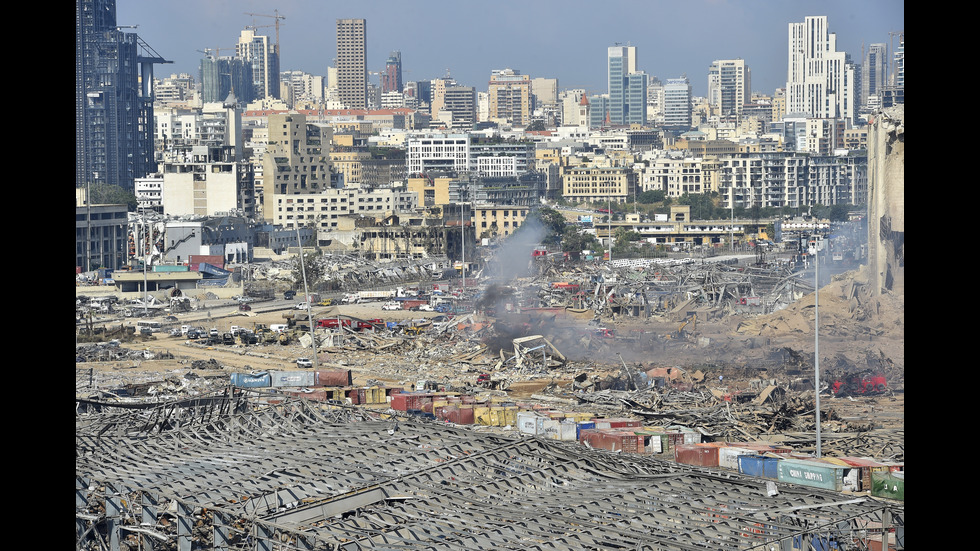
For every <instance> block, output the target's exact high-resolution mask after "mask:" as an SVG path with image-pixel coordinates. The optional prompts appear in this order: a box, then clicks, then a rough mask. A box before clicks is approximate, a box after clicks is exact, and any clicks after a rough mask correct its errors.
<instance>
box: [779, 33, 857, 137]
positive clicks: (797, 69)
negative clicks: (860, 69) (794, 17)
mask: <svg viewBox="0 0 980 551" xmlns="http://www.w3.org/2000/svg"><path fill="white" fill-rule="evenodd" d="M854 74H855V71H854V66H853V65H852V64H851V63H850V62H849V61H848V59H847V54H846V53H845V52H840V51H837V35H836V34H835V33H832V32H830V29H829V24H828V21H827V17H826V16H812V17H806V18H805V19H804V21H803V22H802V23H790V24H789V69H788V71H787V77H786V112H787V113H805V114H807V115H809V116H811V117H817V118H840V119H844V120H846V121H850V122H853V121H854V117H855V105H856V103H855V96H856V93H855V82H854Z"/></svg>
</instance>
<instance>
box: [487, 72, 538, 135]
mask: <svg viewBox="0 0 980 551" xmlns="http://www.w3.org/2000/svg"><path fill="white" fill-rule="evenodd" d="M489 96H490V113H489V118H490V120H491V121H498V122H504V123H507V124H512V125H515V126H522V127H523V126H527V125H528V124H531V115H532V105H533V104H532V93H531V77H530V76H528V75H522V74H521V73H520V71H515V70H513V69H502V70H495V71H493V73H492V74H491V75H490V88H489Z"/></svg>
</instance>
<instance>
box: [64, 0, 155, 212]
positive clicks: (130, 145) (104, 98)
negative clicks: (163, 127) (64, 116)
mask: <svg viewBox="0 0 980 551" xmlns="http://www.w3.org/2000/svg"><path fill="white" fill-rule="evenodd" d="M162 62H164V60H162V59H160V58H156V57H144V56H141V55H140V54H139V52H138V44H137V35H136V34H135V33H124V32H120V31H119V30H118V29H117V28H116V2H115V0H75V186H76V187H84V186H85V185H86V184H109V185H117V186H120V187H122V188H124V189H127V190H129V191H132V190H133V184H134V182H135V180H136V178H142V177H143V176H146V175H147V174H149V173H151V172H155V171H156V165H155V163H154V161H153V88H152V82H153V73H152V66H153V63H162ZM141 70H142V72H143V73H144V74H143V75H142V76H143V86H142V87H141V86H140V80H139V79H140V73H141ZM86 200H87V199H86Z"/></svg>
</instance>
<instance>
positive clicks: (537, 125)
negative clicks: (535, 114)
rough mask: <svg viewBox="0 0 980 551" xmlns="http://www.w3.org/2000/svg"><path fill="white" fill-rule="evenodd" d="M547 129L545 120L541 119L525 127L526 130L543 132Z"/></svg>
mask: <svg viewBox="0 0 980 551" xmlns="http://www.w3.org/2000/svg"><path fill="white" fill-rule="evenodd" d="M545 130H547V127H545V125H544V121H541V120H537V121H534V122H532V123H531V124H529V125H527V128H525V129H524V131H525V132H543V131H545Z"/></svg>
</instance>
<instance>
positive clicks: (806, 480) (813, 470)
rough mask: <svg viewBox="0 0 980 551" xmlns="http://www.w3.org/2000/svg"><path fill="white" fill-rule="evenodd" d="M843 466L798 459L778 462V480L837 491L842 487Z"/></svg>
mask: <svg viewBox="0 0 980 551" xmlns="http://www.w3.org/2000/svg"><path fill="white" fill-rule="evenodd" d="M845 470H847V469H846V468H845V467H841V466H837V465H831V464H829V463H817V462H816V461H806V460H800V459H783V460H782V461H780V462H779V481H780V482H790V483H793V484H800V485H803V486H810V487H813V488H823V489H825V490H834V491H836V492H839V491H841V490H842V489H843V487H844V472H843V471H845Z"/></svg>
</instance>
